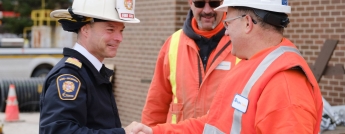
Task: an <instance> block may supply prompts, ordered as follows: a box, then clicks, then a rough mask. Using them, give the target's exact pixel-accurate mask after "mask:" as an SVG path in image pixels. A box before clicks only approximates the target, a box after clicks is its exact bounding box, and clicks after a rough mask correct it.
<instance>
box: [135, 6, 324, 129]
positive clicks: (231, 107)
mask: <svg viewBox="0 0 345 134" xmlns="http://www.w3.org/2000/svg"><path fill="white" fill-rule="evenodd" d="M215 10H216V11H227V15H226V16H227V18H226V19H225V20H224V21H223V22H224V25H225V27H226V28H227V30H226V34H227V35H229V36H230V37H231V41H232V43H233V49H232V51H231V52H232V54H233V55H235V56H237V57H239V58H241V59H242V61H241V62H240V63H239V64H238V65H236V66H235V67H234V68H233V69H232V70H231V71H230V72H229V75H226V77H225V78H224V81H223V82H222V83H221V84H220V85H219V90H218V92H217V94H216V95H215V97H214V100H213V102H212V104H211V107H210V111H209V113H208V114H207V115H205V116H202V117H200V118H198V119H188V120H185V121H183V122H180V123H179V124H160V125H157V126H155V127H152V128H150V127H147V126H145V125H143V124H141V123H136V122H133V123H132V124H135V125H136V126H135V127H134V129H132V132H133V133H138V132H144V133H147V134H150V133H152V132H153V133H155V134H164V133H183V134H200V133H204V134H225V133H226V134H292V133H294V134H318V133H319V129H320V121H321V115H322V109H323V107H322V105H323V104H322V97H321V92H320V88H319V86H318V83H317V81H316V79H315V77H314V75H313V73H312V71H311V69H310V68H309V66H308V64H307V62H306V61H305V60H304V59H303V57H302V56H301V54H300V52H299V51H298V50H297V48H296V46H295V45H294V44H293V43H292V42H291V41H289V40H288V39H287V38H284V36H283V31H284V28H285V27H287V25H288V23H289V18H288V15H287V14H288V13H290V12H291V7H290V6H288V5H287V0H275V1H266V0H265V1H264V0H261V1H258V0H245V1H244V0H225V1H224V2H223V4H222V5H221V6H219V7H218V8H216V9H215Z"/></svg>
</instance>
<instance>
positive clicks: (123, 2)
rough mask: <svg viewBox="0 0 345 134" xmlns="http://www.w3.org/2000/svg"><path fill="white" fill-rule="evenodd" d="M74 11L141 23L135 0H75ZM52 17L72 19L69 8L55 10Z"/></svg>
mask: <svg viewBox="0 0 345 134" xmlns="http://www.w3.org/2000/svg"><path fill="white" fill-rule="evenodd" d="M71 9H72V12H73V13H74V14H76V15H81V16H85V17H91V18H96V19H100V20H107V21H116V22H123V23H139V22H140V20H139V19H137V18H135V14H134V9H135V0H74V1H73V4H72V8H71ZM50 17H52V18H57V19H72V16H71V14H70V13H69V12H68V9H59V10H54V11H53V12H51V13H50Z"/></svg>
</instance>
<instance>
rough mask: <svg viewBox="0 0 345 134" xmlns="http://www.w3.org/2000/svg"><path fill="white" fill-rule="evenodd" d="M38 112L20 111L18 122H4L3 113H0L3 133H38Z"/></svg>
mask: <svg viewBox="0 0 345 134" xmlns="http://www.w3.org/2000/svg"><path fill="white" fill-rule="evenodd" d="M39 116H40V115H39V113H38V112H34V113H20V114H19V120H20V121H19V122H5V121H4V120H5V113H0V121H1V123H3V125H4V126H3V130H2V132H3V134H38V122H39Z"/></svg>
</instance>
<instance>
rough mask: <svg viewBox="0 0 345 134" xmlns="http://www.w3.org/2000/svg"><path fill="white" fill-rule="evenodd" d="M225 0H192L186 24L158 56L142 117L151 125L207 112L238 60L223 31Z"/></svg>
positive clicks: (177, 120) (180, 119) (168, 40)
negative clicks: (223, 4)
mask: <svg viewBox="0 0 345 134" xmlns="http://www.w3.org/2000/svg"><path fill="white" fill-rule="evenodd" d="M222 2H223V1H222V0H205V1H204V0H189V1H188V3H189V6H190V10H189V13H188V15H187V18H186V20H185V22H184V25H183V28H182V29H181V30H178V31H177V32H175V33H174V34H172V35H171V36H170V37H169V38H168V39H167V40H166V42H165V43H164V44H163V47H162V48H161V50H160V53H159V55H158V58H157V62H156V67H155V72H154V76H153V79H152V82H151V85H150V88H149V91H148V95H147V98H146V103H145V106H144V108H143V111H142V118H141V121H142V122H143V123H144V124H146V125H149V126H155V125H157V124H161V123H173V124H175V123H178V122H180V121H183V120H185V119H188V118H197V117H200V116H202V115H205V114H206V113H207V111H208V110H209V108H210V105H211V102H212V99H213V97H214V95H215V94H216V92H217V87H218V85H219V83H220V82H221V80H222V79H223V78H224V77H225V75H227V73H228V72H229V71H230V70H231V68H233V67H234V66H235V64H236V63H237V62H239V61H240V60H239V59H237V61H236V57H235V56H233V55H231V47H232V46H231V41H230V37H229V36H226V35H224V32H225V28H224V25H223V23H222V21H223V20H224V18H225V17H226V14H225V12H224V11H214V8H216V7H218V6H220V5H221V4H222Z"/></svg>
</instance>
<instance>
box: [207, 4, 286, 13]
mask: <svg viewBox="0 0 345 134" xmlns="http://www.w3.org/2000/svg"><path fill="white" fill-rule="evenodd" d="M237 6H241V7H250V8H255V9H261V10H265V11H272V12H278V13H286V14H288V13H291V7H290V6H284V5H281V6H279V5H262V4H250V3H231V2H230V3H226V2H224V3H223V4H222V5H220V6H219V7H217V8H215V9H214V10H215V11H223V12H227V11H228V7H237Z"/></svg>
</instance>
